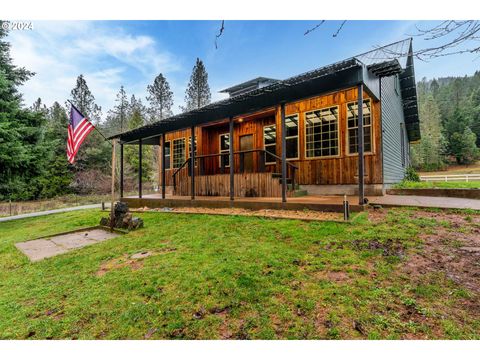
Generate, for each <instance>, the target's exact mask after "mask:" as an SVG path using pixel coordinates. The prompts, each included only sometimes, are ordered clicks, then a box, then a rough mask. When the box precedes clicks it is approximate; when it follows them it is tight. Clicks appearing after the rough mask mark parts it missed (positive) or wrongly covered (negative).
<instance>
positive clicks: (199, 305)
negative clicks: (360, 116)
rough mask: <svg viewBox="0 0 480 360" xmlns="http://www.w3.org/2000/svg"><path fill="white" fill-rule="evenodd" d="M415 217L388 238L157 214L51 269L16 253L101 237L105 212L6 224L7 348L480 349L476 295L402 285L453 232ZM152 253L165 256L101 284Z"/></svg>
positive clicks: (392, 217) (2, 332)
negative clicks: (425, 341)
mask: <svg viewBox="0 0 480 360" xmlns="http://www.w3.org/2000/svg"><path fill="white" fill-rule="evenodd" d="M414 212H415V210H411V209H402V210H397V209H395V210H390V212H389V213H388V215H387V216H386V218H385V219H384V220H382V221H381V222H379V223H377V224H372V223H371V222H369V221H368V220H367V218H366V215H365V214H362V215H360V216H358V217H357V218H356V220H355V221H354V222H353V223H351V224H342V223H333V222H308V223H306V222H301V221H295V220H267V219H261V218H247V217H239V216H232V217H229V216H209V215H180V214H168V213H145V214H142V217H143V218H144V221H145V228H143V229H141V230H138V231H135V232H131V233H130V234H128V235H124V236H121V237H117V238H115V239H111V240H108V241H105V242H103V243H99V244H96V245H93V246H89V247H85V248H82V249H79V250H77V251H74V252H71V253H67V254H63V255H60V256H57V257H54V258H50V259H46V260H43V261H40V262H37V263H30V262H29V261H28V260H27V258H26V257H24V256H23V255H22V254H21V253H20V252H19V251H17V249H16V248H15V247H14V243H15V242H19V241H25V240H28V239H30V238H32V237H39V236H43V235H49V234H52V233H57V232H62V231H67V230H72V229H75V228H81V227H86V226H91V225H95V224H97V223H98V220H99V218H100V217H101V215H102V214H101V212H100V211H97V210H90V211H77V212H70V213H63V214H55V215H49V216H44V217H38V218H32V219H24V220H16V221H10V222H6V223H2V224H0V319H1V321H0V338H2V339H27V338H28V339H142V338H145V337H147V338H152V339H160V338H161V339H180V338H183V339H217V338H234V339H279V338H281V339H346V338H348V339H357V338H364V339H380V338H381V339H399V338H420V337H429V338H461V339H470V338H476V339H478V338H480V315H479V314H478V313H473V314H466V313H465V312H461V311H464V310H463V307H462V306H463V304H464V302H465V301H466V299H467V298H469V297H470V296H471V294H470V293H469V292H468V291H466V290H465V289H463V288H462V287H460V286H458V285H457V284H454V283H453V282H452V281H451V280H449V279H447V278H446V277H445V276H444V275H442V274H437V273H433V272H432V273H426V274H425V275H424V277H422V278H421V279H419V280H413V279H412V278H410V277H409V276H407V275H406V274H404V273H402V268H403V266H402V264H403V262H404V261H405V258H404V251H405V252H410V251H421V249H422V245H423V243H422V241H421V240H420V239H419V238H418V234H419V233H420V232H424V231H432V232H433V231H435V230H436V229H438V227H439V226H441V225H445V226H448V224H447V223H445V224H444V223H440V222H439V221H436V220H435V219H430V218H428V217H426V218H425V217H419V218H416V217H413V216H412V214H414ZM468 216H470V217H472V218H474V219H475V217H476V216H478V214H477V213H472V214H470V213H469V214H468ZM372 244H374V245H375V246H372ZM397 246H401V249H402V250H401V251H397V250H398V248H397ZM395 249H397V250H395ZM142 251H151V252H153V253H154V255H153V256H151V257H148V258H145V259H143V260H142V261H141V262H139V263H138V266H136V267H133V266H132V267H129V266H122V267H118V268H111V270H110V271H108V272H107V273H105V274H104V275H103V276H98V274H97V272H98V270H99V268H100V267H101V266H102V264H106V263H119V261H120V262H121V259H125V256H128V255H129V254H134V253H138V252H142ZM119 259H120V260H119ZM457 308H458V309H460V310H458V311H459V312H461V315H458V316H457V315H455V314H456V312H454V311H452V309H457ZM408 314H410V315H408ZM412 314H413V315H412ZM467 315H468V316H467Z"/></svg>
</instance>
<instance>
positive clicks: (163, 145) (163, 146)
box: [162, 134, 166, 199]
mask: <svg viewBox="0 0 480 360" xmlns="http://www.w3.org/2000/svg"><path fill="white" fill-rule="evenodd" d="M165 178H166V177H165V134H162V199H165Z"/></svg>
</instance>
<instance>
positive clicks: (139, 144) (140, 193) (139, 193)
mask: <svg viewBox="0 0 480 360" xmlns="http://www.w3.org/2000/svg"><path fill="white" fill-rule="evenodd" d="M138 198H139V199H141V198H142V139H139V140H138Z"/></svg>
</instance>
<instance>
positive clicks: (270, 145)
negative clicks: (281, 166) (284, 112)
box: [263, 125, 277, 164]
mask: <svg viewBox="0 0 480 360" xmlns="http://www.w3.org/2000/svg"><path fill="white" fill-rule="evenodd" d="M263 145H264V149H265V150H266V151H268V152H269V153H271V154H276V152H275V151H276V147H277V132H276V130H275V125H267V126H264V127H263ZM271 154H268V153H265V164H275V162H276V160H275V157H274V156H272V155H271Z"/></svg>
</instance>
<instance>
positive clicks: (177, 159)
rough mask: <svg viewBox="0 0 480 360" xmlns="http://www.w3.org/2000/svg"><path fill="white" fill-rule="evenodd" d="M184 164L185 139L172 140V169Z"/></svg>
mask: <svg viewBox="0 0 480 360" xmlns="http://www.w3.org/2000/svg"><path fill="white" fill-rule="evenodd" d="M184 162H185V138H181V139H175V140H173V167H174V168H175V169H176V168H179V167H180V166H182V165H183V163H184Z"/></svg>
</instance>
